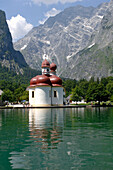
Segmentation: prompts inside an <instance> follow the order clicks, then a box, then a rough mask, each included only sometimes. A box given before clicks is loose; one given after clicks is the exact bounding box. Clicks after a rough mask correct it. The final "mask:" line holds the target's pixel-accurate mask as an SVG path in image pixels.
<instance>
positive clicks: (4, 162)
mask: <svg viewBox="0 0 113 170" xmlns="http://www.w3.org/2000/svg"><path fill="white" fill-rule="evenodd" d="M0 122H1V127H0V137H1V140H0V169H8V170H10V169H30V170H32V169H33V170H34V169H36V170H37V169H41V170H53V169H54V170H62V169H65V170H69V169H80V170H81V169H112V167H113V157H112V155H113V108H71V109H69V108H65V109H30V110H26V109H25V110H10V111H8V110H3V111H2V112H1V113H0ZM103 162H104V164H103Z"/></svg>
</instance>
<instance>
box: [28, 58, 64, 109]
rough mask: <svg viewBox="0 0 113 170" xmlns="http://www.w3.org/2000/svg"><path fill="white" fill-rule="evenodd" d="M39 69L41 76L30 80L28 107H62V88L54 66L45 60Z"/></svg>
mask: <svg viewBox="0 0 113 170" xmlns="http://www.w3.org/2000/svg"><path fill="white" fill-rule="evenodd" d="M41 67H42V75H37V76H36V77H33V78H32V79H31V80H30V86H29V104H30V106H35V107H37V106H56V105H57V106H62V105H63V94H64V88H63V86H62V79H61V78H60V77H58V76H56V69H57V66H56V64H55V63H54V62H52V64H50V63H49V62H48V61H47V59H45V60H44V61H43V62H42V66H41Z"/></svg>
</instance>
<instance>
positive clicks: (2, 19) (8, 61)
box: [0, 10, 27, 74]
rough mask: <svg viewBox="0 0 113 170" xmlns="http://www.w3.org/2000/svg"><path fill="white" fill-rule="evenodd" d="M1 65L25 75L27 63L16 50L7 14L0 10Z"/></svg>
mask: <svg viewBox="0 0 113 170" xmlns="http://www.w3.org/2000/svg"><path fill="white" fill-rule="evenodd" d="M0 65H1V66H2V67H3V66H5V67H7V68H9V70H12V71H15V72H16V73H17V74H19V73H21V74H23V68H25V67H27V63H26V61H25V59H24V57H23V55H22V54H21V53H20V52H19V51H16V50H14V48H13V43H12V37H11V34H10V32H9V28H8V25H7V22H6V16H5V12H4V11H1V10H0Z"/></svg>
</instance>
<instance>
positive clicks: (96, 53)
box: [14, 0, 113, 79]
mask: <svg viewBox="0 0 113 170" xmlns="http://www.w3.org/2000/svg"><path fill="white" fill-rule="evenodd" d="M112 11H113V1H112V0H111V1H110V3H104V4H102V5H100V6H99V7H98V8H93V7H87V8H86V7H82V6H77V7H71V8H68V9H65V10H64V11H63V12H61V13H59V14H58V15H56V16H55V17H51V18H49V19H48V20H47V21H46V22H45V24H44V25H40V26H38V27H35V28H33V29H32V30H31V31H30V32H29V33H28V34H27V35H26V36H25V37H24V38H23V39H21V40H19V41H18V42H17V43H15V45H14V46H15V49H17V50H20V51H21V52H22V54H23V55H24V58H25V60H26V62H27V63H28V65H29V66H30V67H31V68H35V69H39V68H40V65H41V61H42V56H43V55H44V54H47V55H48V58H49V60H52V57H53V58H54V59H55V62H56V64H57V65H58V74H59V75H62V76H63V77H68V78H75V79H80V78H87V79H89V78H90V77H91V76H94V77H102V76H108V75H112V66H110V63H112V59H111V58H112V49H113V48H112V40H113V38H112V37H113V30H112V29H113V27H112V26H113V14H112Z"/></svg>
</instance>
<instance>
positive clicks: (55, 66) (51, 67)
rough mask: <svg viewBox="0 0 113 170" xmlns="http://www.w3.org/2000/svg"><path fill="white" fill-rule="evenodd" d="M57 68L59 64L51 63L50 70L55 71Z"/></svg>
mask: <svg viewBox="0 0 113 170" xmlns="http://www.w3.org/2000/svg"><path fill="white" fill-rule="evenodd" d="M56 69H57V65H56V64H55V63H51V64H50V70H53V71H55V70H56Z"/></svg>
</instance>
